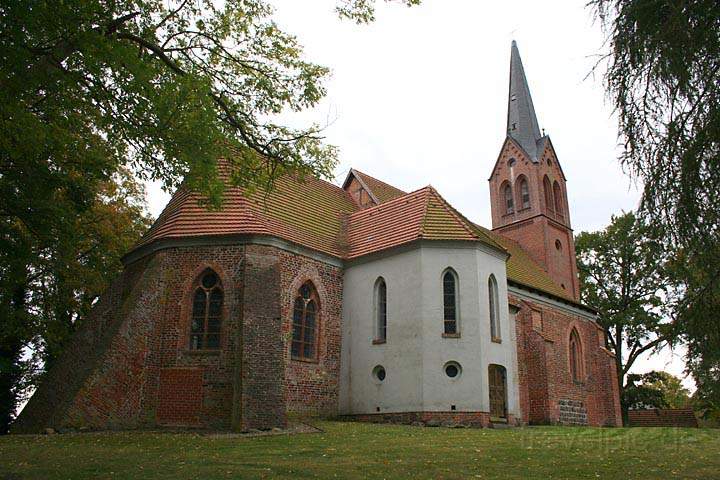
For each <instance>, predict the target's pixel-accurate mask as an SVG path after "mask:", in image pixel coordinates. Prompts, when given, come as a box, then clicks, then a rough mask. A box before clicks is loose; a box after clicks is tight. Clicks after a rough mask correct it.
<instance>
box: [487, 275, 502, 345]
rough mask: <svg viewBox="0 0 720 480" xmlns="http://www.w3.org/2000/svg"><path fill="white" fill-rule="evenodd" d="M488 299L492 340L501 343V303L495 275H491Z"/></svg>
mask: <svg viewBox="0 0 720 480" xmlns="http://www.w3.org/2000/svg"><path fill="white" fill-rule="evenodd" d="M488 299H489V302H488V305H489V307H490V338H491V339H492V341H493V342H500V338H501V337H500V309H499V303H500V302H499V299H498V286H497V281H496V280H495V275H490V278H488Z"/></svg>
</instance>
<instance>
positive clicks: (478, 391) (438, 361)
mask: <svg viewBox="0 0 720 480" xmlns="http://www.w3.org/2000/svg"><path fill="white" fill-rule="evenodd" d="M448 267H450V268H453V269H454V270H455V272H456V273H457V276H458V280H459V285H458V288H459V295H460V297H459V299H460V300H459V331H460V337H459V338H444V337H443V335H442V333H443V321H442V316H443V315H442V274H443V272H444V271H445V270H446V269H447V268H448ZM490 274H493V275H495V278H496V281H497V285H498V290H499V292H498V298H499V299H500V302H499V310H500V333H501V338H502V342H501V343H495V342H492V341H491V339H490V319H489V305H488V302H489V299H488V277H489V276H490ZM380 276H382V277H383V278H384V279H385V282H386V285H387V323H388V327H387V342H386V343H385V344H381V345H373V338H374V334H375V329H374V326H375V318H374V302H373V295H374V286H375V282H376V280H377V278H378V277H380ZM342 335H343V337H342V338H343V345H342V358H341V379H340V413H342V414H360V413H377V411H378V407H379V409H380V412H381V413H383V412H384V413H387V412H418V411H451V406H452V405H454V406H455V410H456V411H483V412H487V411H489V408H490V407H489V396H488V365H489V364H493V363H494V364H498V365H502V366H503V367H505V368H506V370H507V382H508V385H507V387H508V395H507V396H508V413H510V414H512V415H519V413H520V412H519V402H518V385H517V378H518V375H517V350H516V338H515V325H514V316H513V318H511V316H510V315H509V313H508V305H507V280H506V273H505V257H504V255H503V254H501V253H500V252H495V251H493V250H490V249H488V248H486V247H484V246H482V245H478V244H466V245H462V244H451V245H447V244H438V243H433V242H425V243H423V244H420V245H418V246H417V248H414V249H412V250H409V251H403V252H400V253H397V254H394V255H385V256H383V257H382V258H377V259H375V260H372V261H368V262H364V263H360V264H356V265H353V266H350V267H348V268H347V269H346V271H345V278H344V292H343V332H342ZM449 361H455V362H458V363H459V364H460V365H461V367H462V373H461V374H460V375H459V376H458V377H456V378H454V379H451V378H449V377H448V376H447V375H446V374H445V371H444V368H443V367H444V365H445V364H446V363H447V362H449ZM376 365H382V366H383V367H384V368H385V370H386V373H387V376H386V378H385V380H384V381H383V382H379V381H377V380H376V379H374V378H373V376H372V370H373V368H374V367H375V366H376Z"/></svg>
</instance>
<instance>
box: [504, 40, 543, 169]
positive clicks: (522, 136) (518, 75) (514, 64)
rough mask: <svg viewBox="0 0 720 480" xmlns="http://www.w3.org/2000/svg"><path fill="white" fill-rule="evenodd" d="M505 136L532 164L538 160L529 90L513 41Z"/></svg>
mask: <svg viewBox="0 0 720 480" xmlns="http://www.w3.org/2000/svg"><path fill="white" fill-rule="evenodd" d="M507 134H508V135H509V136H510V137H512V138H513V139H515V140H516V141H517V142H518V143H519V144H520V146H521V147H522V148H523V149H524V150H525V152H527V154H528V155H530V158H531V159H532V161H533V162H537V161H538V159H537V157H538V154H539V152H538V147H539V145H538V144H539V141H540V139H541V138H542V137H543V136H542V135H541V134H540V127H539V126H538V121H537V116H535V108H534V107H533V102H532V97H531V96H530V88H529V87H528V83H527V78H525V70H524V69H523V65H522V60H520V51H519V50H518V48H517V43H515V40H513V42H512V47H511V49H510V92H509V95H508V116H507Z"/></svg>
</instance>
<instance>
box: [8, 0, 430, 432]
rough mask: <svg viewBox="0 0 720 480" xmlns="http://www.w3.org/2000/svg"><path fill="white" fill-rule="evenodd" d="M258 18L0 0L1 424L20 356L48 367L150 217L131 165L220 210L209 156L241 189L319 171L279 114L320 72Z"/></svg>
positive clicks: (207, 2)
mask: <svg viewBox="0 0 720 480" xmlns="http://www.w3.org/2000/svg"><path fill="white" fill-rule="evenodd" d="M403 3H406V4H408V5H412V4H415V3H417V1H414V0H407V1H403ZM373 12H374V2H372V1H369V0H348V1H344V2H342V3H341V4H340V5H339V6H338V13H339V14H340V15H341V16H343V17H346V18H350V19H354V20H355V21H357V22H359V23H363V22H369V21H371V20H372V19H373ZM271 14H272V8H271V7H270V6H268V5H267V4H266V3H265V2H264V1H262V0H225V1H223V2H217V1H215V0H192V1H190V0H175V1H172V0H171V1H166V0H82V1H80V0H74V1H73V0H69V1H62V2H48V1H45V0H29V1H27V2H17V1H13V0H0V32H1V33H0V56H1V57H2V70H1V71H0V195H1V197H0V198H2V203H1V204H0V274H1V275H0V316H1V317H0V318H2V325H3V328H2V331H0V433H1V432H3V431H6V430H7V427H8V424H9V422H10V421H11V420H12V418H13V415H14V411H15V407H16V406H17V403H18V401H19V399H20V398H21V396H22V392H23V391H24V390H25V389H26V388H27V387H28V386H29V385H30V384H32V381H33V378H34V375H33V371H32V369H30V367H31V366H32V365H33V362H28V361H27V359H25V356H26V355H27V354H28V352H29V351H34V352H35V353H36V354H38V355H40V356H41V357H42V358H41V360H44V361H45V362H47V363H50V362H52V359H53V358H54V357H55V356H56V355H57V354H58V352H59V351H60V350H61V349H62V345H63V339H64V338H66V337H67V334H68V332H69V331H71V330H72V329H73V328H74V326H75V325H76V324H77V323H78V322H81V321H82V318H83V317H84V315H85V314H86V313H87V310H88V308H89V307H90V305H91V304H92V301H93V298H95V296H96V295H97V293H98V292H99V291H100V290H102V287H103V286H104V285H105V284H106V283H107V281H108V279H109V276H111V275H112V274H113V273H114V272H116V271H117V269H118V268H119V263H118V259H119V256H120V255H121V254H122V253H123V252H124V251H125V250H126V249H127V248H128V247H129V246H130V245H131V244H132V243H133V241H134V240H135V239H136V238H137V236H138V235H139V232H140V230H142V229H143V228H144V226H145V225H146V224H147V219H146V218H145V217H144V216H143V215H142V214H141V212H140V210H138V205H140V204H141V203H142V202H141V192H140V191H139V190H138V189H137V184H136V183H135V182H134V181H133V180H132V179H130V177H128V175H129V174H132V175H136V176H138V177H139V178H140V179H143V180H144V179H155V180H160V181H162V182H163V184H164V186H165V187H166V188H167V189H172V188H174V187H176V186H177V185H178V184H179V182H180V181H184V182H185V183H186V184H187V185H188V186H189V187H190V188H193V189H196V190H198V191H200V192H201V193H203V194H204V195H205V197H206V199H207V203H208V204H209V206H211V207H218V206H220V205H221V202H222V192H223V190H224V188H225V186H226V185H225V182H224V180H221V179H220V178H219V176H218V174H217V171H216V162H217V159H218V158H221V157H222V158H226V159H227V165H228V168H229V171H228V172H227V173H228V176H229V180H230V181H231V182H232V183H234V184H235V185H240V186H243V187H246V188H258V187H264V188H270V187H271V186H272V182H273V179H275V178H276V177H277V176H278V175H280V174H282V173H284V172H293V173H296V174H299V175H306V174H312V175H320V176H323V175H325V176H327V175H329V174H330V173H331V171H332V167H333V166H334V164H335V159H336V149H335V148H334V147H333V146H331V145H326V144H324V143H323V139H322V136H321V130H320V128H319V127H318V126H317V125H309V126H306V127H301V128H291V127H288V126H286V125H283V124H281V123H280V122H279V121H278V119H277V117H278V115H279V114H281V113H283V112H287V111H298V110H302V109H304V108H307V107H311V106H313V105H315V104H316V103H317V102H318V100H319V99H320V98H321V97H322V96H323V95H324V93H325V90H324V88H323V86H322V81H323V80H324V78H325V77H326V76H327V74H328V70H327V69H326V68H325V67H322V66H319V65H316V64H313V63H310V62H308V61H306V60H304V59H303V56H302V50H301V47H300V45H299V44H298V43H297V41H296V39H295V38H294V37H293V36H291V35H288V34H287V33H285V32H283V31H281V30H280V29H279V28H278V26H277V25H276V24H275V23H274V22H273V21H272V19H271ZM103 229H105V230H103ZM106 234H108V235H106ZM28 349H30V350H28Z"/></svg>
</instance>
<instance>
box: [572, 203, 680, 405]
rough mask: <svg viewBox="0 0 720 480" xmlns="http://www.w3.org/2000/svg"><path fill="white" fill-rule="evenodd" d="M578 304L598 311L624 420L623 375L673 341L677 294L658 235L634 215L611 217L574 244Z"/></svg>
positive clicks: (667, 254)
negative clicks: (612, 357) (605, 224)
mask: <svg viewBox="0 0 720 480" xmlns="http://www.w3.org/2000/svg"><path fill="white" fill-rule="evenodd" d="M575 246H576V249H577V258H578V271H579V274H580V282H581V288H580V292H581V300H582V301H583V302H584V303H586V304H588V305H591V306H592V307H594V308H596V309H597V310H598V314H599V322H600V324H601V325H602V326H603V327H604V329H605V333H606V338H607V342H608V347H609V349H610V350H611V351H612V352H613V353H614V354H615V367H616V371H617V377H618V388H619V391H620V393H621V395H620V396H621V400H623V401H622V402H621V404H622V411H623V418H624V419H627V410H628V407H629V404H628V403H627V402H626V401H624V400H625V398H626V395H625V389H626V384H625V376H626V375H627V373H628V372H629V371H630V369H631V368H632V366H633V364H634V363H635V361H636V360H637V359H638V358H639V357H640V355H642V354H643V353H645V352H651V351H653V350H654V349H658V348H660V347H662V346H664V345H665V344H667V343H672V342H673V341H675V340H676V338H677V330H676V321H675V320H676V315H675V312H676V308H677V304H678V302H679V300H680V295H681V290H680V289H679V288H678V285H677V282H676V281H675V277H674V275H673V269H672V265H673V255H672V251H671V249H670V248H669V246H668V245H666V243H665V242H664V237H663V235H662V234H661V231H658V230H657V229H656V228H653V227H652V226H649V225H647V224H646V223H645V222H644V221H643V220H642V219H641V218H638V217H636V216H635V214H633V213H624V214H622V215H620V216H618V217H612V220H611V222H610V225H608V227H607V228H606V229H605V230H602V231H598V232H581V233H580V234H579V235H578V236H577V238H576V240H575Z"/></svg>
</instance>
